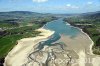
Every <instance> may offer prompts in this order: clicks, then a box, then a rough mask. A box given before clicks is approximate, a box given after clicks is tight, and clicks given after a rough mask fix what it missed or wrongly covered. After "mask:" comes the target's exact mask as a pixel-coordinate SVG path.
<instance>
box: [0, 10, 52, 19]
mask: <svg viewBox="0 0 100 66" xmlns="http://www.w3.org/2000/svg"><path fill="white" fill-rule="evenodd" d="M45 16H51V14H42V13H36V12H30V11H10V12H0V20H6V19H23V18H34V17H35V18H36V17H45Z"/></svg>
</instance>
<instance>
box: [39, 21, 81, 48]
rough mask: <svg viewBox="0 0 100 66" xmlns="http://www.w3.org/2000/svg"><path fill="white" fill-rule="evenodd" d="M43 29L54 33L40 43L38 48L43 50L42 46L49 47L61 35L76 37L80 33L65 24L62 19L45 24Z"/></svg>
mask: <svg viewBox="0 0 100 66" xmlns="http://www.w3.org/2000/svg"><path fill="white" fill-rule="evenodd" d="M43 28H45V29H49V30H53V31H55V33H54V34H53V36H52V37H51V38H50V39H48V40H47V41H44V42H41V43H40V46H39V47H38V48H41V49H42V48H43V47H44V45H51V43H53V42H55V41H57V40H59V39H60V38H61V36H60V35H61V34H63V35H67V36H70V37H75V36H77V35H78V34H79V33H80V32H81V31H80V30H79V29H77V28H75V27H72V26H71V25H69V24H68V23H67V22H64V21H63V19H58V20H54V21H51V22H49V23H47V24H46V25H45V26H44V27H43Z"/></svg>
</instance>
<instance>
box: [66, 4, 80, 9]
mask: <svg viewBox="0 0 100 66" xmlns="http://www.w3.org/2000/svg"><path fill="white" fill-rule="evenodd" d="M66 7H67V8H72V9H78V8H79V7H78V6H75V5H71V4H67V5H66Z"/></svg>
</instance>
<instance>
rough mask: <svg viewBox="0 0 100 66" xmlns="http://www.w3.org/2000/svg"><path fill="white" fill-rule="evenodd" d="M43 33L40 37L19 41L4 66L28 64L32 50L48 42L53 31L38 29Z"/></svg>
mask: <svg viewBox="0 0 100 66" xmlns="http://www.w3.org/2000/svg"><path fill="white" fill-rule="evenodd" d="M37 31H41V32H42V33H40V35H39V36H37V37H33V38H23V39H21V40H19V41H18V44H17V45H16V46H15V47H14V48H13V49H12V50H11V51H10V52H9V53H8V55H7V56H6V58H5V63H4V66H21V65H22V64H23V62H26V61H25V60H26V59H27V55H28V54H29V52H30V51H31V50H32V51H34V49H33V47H34V46H35V45H37V44H38V43H39V42H41V41H43V40H47V39H48V38H49V37H50V36H51V35H52V34H54V32H53V31H50V30H46V29H43V28H40V29H38V30H37Z"/></svg>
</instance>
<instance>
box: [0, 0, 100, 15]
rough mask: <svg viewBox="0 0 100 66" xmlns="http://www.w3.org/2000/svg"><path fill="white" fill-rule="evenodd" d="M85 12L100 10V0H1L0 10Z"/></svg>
mask: <svg viewBox="0 0 100 66" xmlns="http://www.w3.org/2000/svg"><path fill="white" fill-rule="evenodd" d="M6 11H32V12H39V13H85V12H94V11H100V0H0V12H6Z"/></svg>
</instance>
